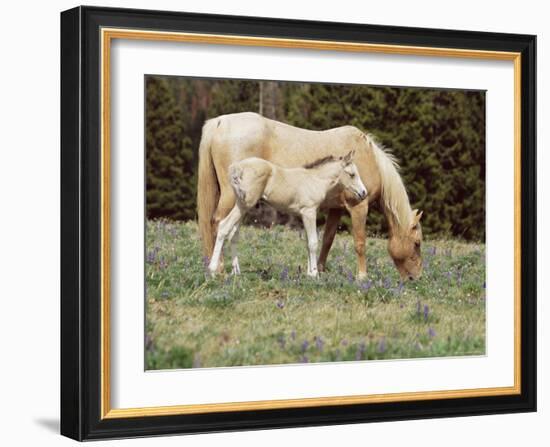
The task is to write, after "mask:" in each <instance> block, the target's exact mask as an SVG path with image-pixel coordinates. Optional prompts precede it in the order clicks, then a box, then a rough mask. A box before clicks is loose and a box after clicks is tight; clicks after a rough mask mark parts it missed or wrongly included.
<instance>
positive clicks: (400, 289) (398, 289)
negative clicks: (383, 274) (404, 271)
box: [397, 281, 405, 295]
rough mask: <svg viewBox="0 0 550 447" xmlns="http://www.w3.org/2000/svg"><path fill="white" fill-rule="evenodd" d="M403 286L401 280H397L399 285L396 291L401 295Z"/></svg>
mask: <svg viewBox="0 0 550 447" xmlns="http://www.w3.org/2000/svg"><path fill="white" fill-rule="evenodd" d="M404 288H405V284H403V281H399V285H398V286H397V293H398V294H399V295H401V293H402V292H403V289H404Z"/></svg>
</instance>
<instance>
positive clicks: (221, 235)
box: [208, 204, 242, 275]
mask: <svg viewBox="0 0 550 447" xmlns="http://www.w3.org/2000/svg"><path fill="white" fill-rule="evenodd" d="M241 218H242V212H241V209H240V208H239V205H238V204H237V205H235V206H234V207H233V209H232V210H231V212H230V213H229V214H228V215H227V217H226V218H225V219H223V220H222V221H221V222H220V224H219V225H218V231H217V234H216V245H215V246H214V252H213V253H212V259H211V260H210V264H209V265H208V269H209V270H210V273H212V275H214V274H215V273H216V271H217V270H218V268H219V265H220V257H221V255H222V250H223V244H224V242H225V240H226V239H227V238H228V237H229V236H230V235H231V233H232V232H233V231H234V230H235V226H236V225H238V224H239V222H240V220H241Z"/></svg>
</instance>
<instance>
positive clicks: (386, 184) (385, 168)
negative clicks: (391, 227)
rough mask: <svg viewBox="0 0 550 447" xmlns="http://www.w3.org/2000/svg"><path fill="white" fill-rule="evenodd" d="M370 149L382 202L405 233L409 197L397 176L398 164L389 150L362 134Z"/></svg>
mask: <svg viewBox="0 0 550 447" xmlns="http://www.w3.org/2000/svg"><path fill="white" fill-rule="evenodd" d="M364 137H365V140H366V141H367V143H368V144H369V145H370V147H371V148H372V152H373V154H374V158H375V160H376V164H377V165H378V170H379V172H380V179H381V182H382V201H383V205H384V208H385V209H386V210H387V211H388V212H390V213H391V214H392V216H393V218H394V220H395V222H396V223H397V225H398V227H399V228H400V229H401V231H407V230H408V229H409V228H410V225H411V218H412V210H411V205H410V202H409V196H408V194H407V190H406V189H405V185H404V184H403V180H402V179H401V176H400V175H399V163H398V161H397V158H396V157H395V155H393V154H392V153H391V152H390V150H388V149H386V148H385V147H384V146H382V144H380V143H379V142H378V141H377V140H376V137H375V136H374V135H372V134H364Z"/></svg>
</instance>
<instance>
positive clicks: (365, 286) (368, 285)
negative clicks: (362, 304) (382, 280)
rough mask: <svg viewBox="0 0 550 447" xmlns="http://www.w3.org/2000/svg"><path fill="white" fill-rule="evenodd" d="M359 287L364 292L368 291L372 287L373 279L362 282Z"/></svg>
mask: <svg viewBox="0 0 550 447" xmlns="http://www.w3.org/2000/svg"><path fill="white" fill-rule="evenodd" d="M359 287H360V288H361V290H362V291H363V292H368V291H369V290H370V288H371V287H372V281H371V280H368V281H367V282H364V283H362V284H361V285H360V286H359Z"/></svg>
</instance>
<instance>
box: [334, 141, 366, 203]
mask: <svg viewBox="0 0 550 447" xmlns="http://www.w3.org/2000/svg"><path fill="white" fill-rule="evenodd" d="M354 155H355V151H351V152H349V153H348V154H347V155H345V156H344V157H340V158H338V159H337V160H336V161H338V162H339V163H340V167H341V170H340V175H339V177H338V183H339V184H340V185H342V187H343V188H344V189H346V190H348V191H349V192H351V193H353V194H355V195H356V196H357V198H358V199H359V200H363V199H366V198H367V194H368V192H367V188H366V187H365V185H364V184H363V182H362V181H361V176H360V175H359V171H358V170H357V166H355V163H353V156H354Z"/></svg>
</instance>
